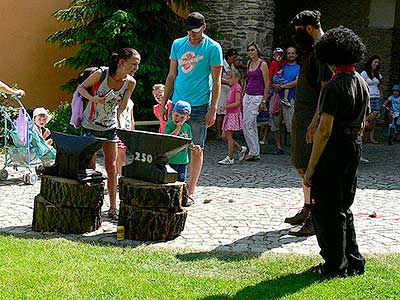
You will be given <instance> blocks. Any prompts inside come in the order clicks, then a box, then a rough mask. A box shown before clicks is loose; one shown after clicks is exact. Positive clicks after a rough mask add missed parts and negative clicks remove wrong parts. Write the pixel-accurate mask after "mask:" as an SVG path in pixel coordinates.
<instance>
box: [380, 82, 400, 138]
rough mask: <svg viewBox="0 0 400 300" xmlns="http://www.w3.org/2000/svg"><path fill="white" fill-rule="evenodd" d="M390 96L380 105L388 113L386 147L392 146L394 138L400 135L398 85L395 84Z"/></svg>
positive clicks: (399, 93) (399, 88) (399, 91)
mask: <svg viewBox="0 0 400 300" xmlns="http://www.w3.org/2000/svg"><path fill="white" fill-rule="evenodd" d="M392 91H393V95H391V96H390V97H389V98H388V99H387V100H386V101H385V102H384V103H383V105H382V107H383V108H385V109H387V110H388V111H389V122H390V125H389V128H388V135H387V142H388V145H393V141H394V138H395V136H396V135H397V134H399V133H400V117H399V116H400V84H395V85H394V86H393V88H392Z"/></svg>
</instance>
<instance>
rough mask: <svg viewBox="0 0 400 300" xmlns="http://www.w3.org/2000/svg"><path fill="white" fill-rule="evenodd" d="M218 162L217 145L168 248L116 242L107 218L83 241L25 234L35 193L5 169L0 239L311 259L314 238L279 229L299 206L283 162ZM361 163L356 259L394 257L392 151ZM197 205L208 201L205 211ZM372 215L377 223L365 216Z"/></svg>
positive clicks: (399, 220)
mask: <svg viewBox="0 0 400 300" xmlns="http://www.w3.org/2000/svg"><path fill="white" fill-rule="evenodd" d="M267 147H270V146H267ZM270 152H272V148H271V149H270ZM225 155H226V145H225V143H223V142H222V141H211V142H209V143H208V145H207V149H206V153H205V166H204V169H203V173H202V176H201V178H200V182H199V186H198V188H197V191H196V194H195V196H196V198H197V203H196V204H195V205H194V206H192V207H190V208H188V218H187V221H186V226H185V230H184V231H183V232H182V235H181V236H179V237H178V238H176V239H175V240H173V241H169V242H157V243H151V242H145V243H143V242H138V241H128V240H125V241H122V242H117V241H116V223H115V222H111V221H110V220H109V219H107V218H105V219H104V222H103V225H102V227H101V229H100V230H98V231H96V232H92V233H88V234H83V235H76V234H70V235H62V234H57V233H43V234H42V233H36V232H33V231H32V230H31V227H30V225H31V222H32V213H33V199H34V196H35V195H37V194H38V193H39V189H40V183H39V182H38V183H37V184H36V185H34V186H26V185H24V184H23V183H22V180H21V176H22V174H23V171H22V170H20V171H18V172H16V171H13V170H12V169H11V168H10V169H8V170H9V172H10V179H9V180H7V181H5V182H0V232H2V233H9V234H15V235H17V236H18V235H24V236H27V235H28V236H32V237H34V236H46V237H48V238H56V237H64V238H67V239H77V240H88V241H103V242H109V243H115V244H118V245H127V244H129V245H132V246H139V245H146V246H147V247H156V248H168V249H183V248H189V249H191V250H194V251H197V252H209V251H213V250H220V251H229V252H251V253H253V254H255V255H258V254H260V253H262V252H265V251H272V252H279V253H302V254H310V253H313V254H316V253H318V251H319V248H318V246H317V241H316V238H315V236H314V237H309V238H297V237H292V236H289V235H288V231H289V229H290V227H291V226H290V225H288V224H285V223H283V220H284V218H285V217H286V216H289V215H293V214H294V213H296V212H297V210H298V209H299V208H300V207H301V206H302V190H301V185H300V180H299V178H298V177H297V175H296V173H295V170H294V169H293V168H292V166H291V165H290V157H289V155H281V156H274V155H270V154H266V155H262V156H261V160H260V161H257V162H243V163H238V164H235V165H233V166H220V165H217V161H218V160H219V159H222V158H223V157H224V156H225ZM364 157H365V158H368V159H369V160H370V163H368V164H362V165H361V167H360V174H359V189H358V190H357V194H356V200H355V204H354V205H353V212H354V215H355V225H356V231H357V238H358V242H359V245H360V250H361V251H362V252H363V253H400V179H399V177H400V163H399V159H400V144H396V145H394V146H391V147H389V146H386V145H383V144H381V145H370V144H368V145H366V146H365V148H364ZM1 165H2V164H1ZM107 198H108V197H106V199H105V205H104V207H103V209H104V212H105V211H106V210H107V204H108V199H107ZM205 199H208V200H211V202H210V203H207V204H205V203H203V201H204V200H205ZM373 212H376V214H377V216H376V217H375V218H371V217H369V214H371V213H373Z"/></svg>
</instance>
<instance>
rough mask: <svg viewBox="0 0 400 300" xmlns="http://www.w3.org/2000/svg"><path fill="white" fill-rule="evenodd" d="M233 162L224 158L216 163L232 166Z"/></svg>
mask: <svg viewBox="0 0 400 300" xmlns="http://www.w3.org/2000/svg"><path fill="white" fill-rule="evenodd" d="M234 163H235V160H234V159H233V158H232V159H230V158H229V156H227V157H225V158H224V159H222V160H220V161H219V162H218V164H219V165H233V164H234Z"/></svg>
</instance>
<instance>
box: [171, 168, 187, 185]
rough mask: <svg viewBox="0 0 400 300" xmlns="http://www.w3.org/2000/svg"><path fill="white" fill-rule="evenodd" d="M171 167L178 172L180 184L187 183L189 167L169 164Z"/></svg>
mask: <svg viewBox="0 0 400 300" xmlns="http://www.w3.org/2000/svg"><path fill="white" fill-rule="evenodd" d="M169 166H170V167H171V168H172V169H174V170H175V171H176V172H178V179H177V180H178V181H179V182H185V181H186V175H187V169H188V165H187V164H179V165H178V164H169Z"/></svg>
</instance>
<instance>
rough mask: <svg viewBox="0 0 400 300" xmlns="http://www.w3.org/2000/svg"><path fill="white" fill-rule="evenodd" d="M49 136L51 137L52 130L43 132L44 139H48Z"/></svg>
mask: <svg viewBox="0 0 400 300" xmlns="http://www.w3.org/2000/svg"><path fill="white" fill-rule="evenodd" d="M49 135H50V130H48V129H46V130H45V131H44V132H43V138H45V139H46V138H47V137H48V136H49Z"/></svg>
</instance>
